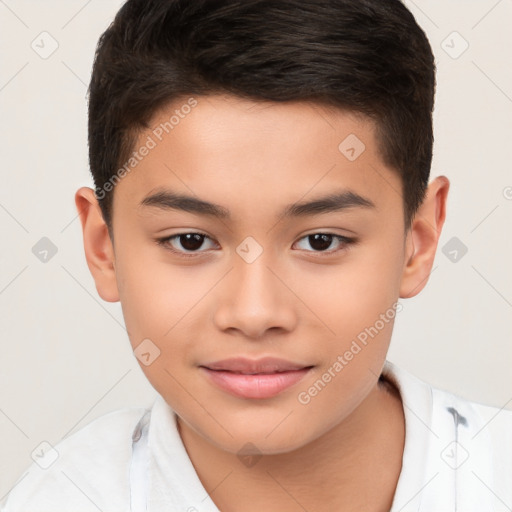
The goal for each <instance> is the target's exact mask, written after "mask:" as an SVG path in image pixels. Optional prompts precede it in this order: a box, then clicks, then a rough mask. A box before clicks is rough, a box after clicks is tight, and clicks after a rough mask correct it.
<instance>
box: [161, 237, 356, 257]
mask: <svg viewBox="0 0 512 512" xmlns="http://www.w3.org/2000/svg"><path fill="white" fill-rule="evenodd" d="M190 234H197V235H201V236H203V237H205V239H206V238H207V239H209V240H212V241H213V242H215V243H217V244H218V242H217V241H216V240H215V239H214V238H212V237H211V236H209V235H208V234H206V233H203V232H201V231H181V232H179V233H175V234H172V235H169V236H166V237H161V238H157V239H156V242H157V244H158V245H160V246H163V247H164V249H166V250H168V251H170V252H172V253H174V254H177V255H178V256H180V257H185V258H188V257H192V258H194V257H198V256H199V255H201V254H204V253H209V252H210V251H211V249H207V250H202V251H201V250H198V251H189V252H187V251H180V250H177V249H174V247H172V246H171V245H170V244H169V243H168V242H169V241H170V240H172V239H174V238H179V237H180V236H183V235H190ZM313 235H328V236H332V237H333V238H335V239H337V240H338V241H339V242H340V243H341V244H342V247H341V248H339V249H331V250H326V251H314V250H312V251H309V250H305V249H299V250H301V251H303V252H306V253H311V254H315V255H319V256H322V255H325V256H329V255H332V254H337V253H339V252H341V251H344V250H348V249H349V247H350V246H351V245H354V244H356V243H357V241H358V240H357V238H355V237H348V236H345V235H340V234H337V233H332V232H330V231H327V230H324V231H321V230H320V231H313V232H311V233H306V234H304V235H302V236H301V237H300V238H298V239H297V240H296V241H295V242H294V243H293V245H295V244H296V243H298V242H300V241H301V240H303V239H305V238H308V237H310V236H313ZM293 245H292V247H293Z"/></svg>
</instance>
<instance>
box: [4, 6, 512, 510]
mask: <svg viewBox="0 0 512 512" xmlns="http://www.w3.org/2000/svg"><path fill="white" fill-rule="evenodd" d="M121 4H122V1H121V0H89V1H85V0H61V1H58V0H46V1H44V2H40V1H37V0H31V1H29V0H0V43H1V45H0V53H1V55H0V129H1V132H0V140H1V148H2V150H1V152H0V157H1V160H0V173H1V183H2V186H1V188H0V227H1V233H2V239H1V240H2V244H1V248H2V250H1V252H0V315H1V321H0V336H1V337H0V339H1V357H0V433H1V436H0V500H1V498H2V497H3V496H5V495H6V494H7V493H8V492H9V490H10V489H11V487H12V486H13V485H15V482H16V481H17V480H18V479H19V478H22V477H23V472H24V470H25V469H26V468H27V466H28V465H29V464H30V462H31V453H32V452H33V451H34V450H35V449H36V447H38V446H39V445H40V443H41V442H43V441H47V442H49V443H51V444H52V445H55V444H57V443H58V442H59V441H60V440H61V439H62V438H64V437H66V436H67V435H69V434H70V433H73V432H75V431H76V430H77V429H78V428H80V427H82V426H84V425H85V424H87V423H89V422H90V421H92V420H93V419H94V418H96V417H98V416H100V415H102V414H105V413H106V412H109V411H111V410H114V409H117V408H120V407H124V406H129V405H150V404H151V402H152V400H153V397H154V396H155V392H154V391H153V389H152V388H151V386H150V385H149V384H148V383H147V382H146V380H145V378H144V376H143V374H142V371H141V370H140V368H139V366H138V363H137V361H136V359H135V358H134V356H133V354H132V352H131V350H130V345H129V342H128V339H127V335H126V332H125V330H124V327H123V319H122V314H121V308H120V306H119V304H109V303H105V302H103V301H102V300H101V299H100V298H99V297H98V296H97V293H96V290H95V287H94V283H93V280H92V278H91V276H90V274H89V271H88V269H87V266H86V263H85V258H84V255H83V249H82V240H81V230H80V223H79V221H78V219H77V214H76V211H75V206H74V201H73V195H74V192H75V190H76V189H77V188H78V187H80V186H82V185H89V186H92V181H91V179H90V177H89V174H88V161H87V117H86V108H87V102H86V90H87V84H88V81H89V77H90V71H91V66H92V59H93V55H94V49H95V45H96V42H97V39H98V37H99V36H100V34H101V33H102V32H103V30H104V29H105V28H106V27H107V26H108V24H109V23H110V21H111V20H112V18H113V16H114V14H115V12H116V11H117V9H118V8H119V6H120V5H121ZM406 4H407V5H408V6H409V8H410V9H411V11H412V12H413V14H414V15H415V16H416V19H417V20H418V22H419V24H420V25H421V26H422V27H423V28H424V30H425V31H426V32H427V35H428V37H429V39H430V42H431V45H432V47H433V51H434V53H435V55H436V60H437V66H438V92H437V101H436V110H435V136H436V142H435V151H434V162H433V168H432V176H437V175H439V174H444V175H446V176H448V178H449V179H450V180H451V183H452V187H451V191H450V197H449V206H448V219H447V222H446V224H445V228H444V233H443V235H442V237H441V241H440V247H439V250H438V254H437V258H436V263H435V265H434V271H433V273H432V275H431V278H430V283H429V285H428V286H427V288H426V289H425V290H424V291H423V292H422V293H421V294H420V295H419V296H418V297H416V298H413V299H408V300H403V301H402V304H403V311H402V312H401V313H399V315H398V316H397V323H396V326H395V331H394V338H393V342H392V347H391V351H390V353H389V359H390V360H391V361H393V362H395V363H397V364H398V365H400V366H402V367H403V368H405V369H407V370H409V371H410V372H411V373H413V374H415V375H417V376H418V377H419V378H421V379H423V380H426V381H428V382H430V383H432V384H433V385H435V386H437V387H441V388H444V389H447V390H450V391H452V392H454V393H457V394H459V395H461V396H463V397H465V398H467V399H470V400H473V401H478V402H482V403H487V404H489V405H494V406H496V407H499V408H508V409H512V372H511V363H512V336H511V334H512V322H511V313H512V270H511V265H510V262H511V261H512V243H511V233H512V230H511V218H512V172H511V162H512V144H511V142H510V141H511V140H512V67H511V66H510V62H511V61H512V55H511V52H512V34H511V31H510V20H511V19H512V3H511V2H510V1H509V0H500V1H496V0H480V1H478V2H468V1H467V0H448V1H447V0H436V1H426V0H421V1H420V0H416V1H415V2H412V1H410V0H409V1H407V2H406ZM43 32H46V33H47V34H41V33H43ZM41 41H43V42H41ZM52 50H54V51H53V53H51V55H49V53H50V52H51V51H52ZM43 237H46V238H48V239H49V240H50V241H51V244H53V246H54V249H53V250H54V251H55V250H56V251H57V252H56V253H55V254H54V255H52V253H51V250H50V252H49V253H48V255H47V261H46V262H42V261H40V259H38V258H37V257H36V254H37V253H38V250H37V249H40V246H38V245H36V244H38V243H40V244H41V243H42V244H45V243H46V244H48V242H47V241H46V242H40V240H41V238H43ZM34 246H36V249H35V250H34V252H36V254H34V252H33V247H34ZM45 247H47V246H45ZM464 247H465V248H466V249H467V252H466V253H465V254H463V253H464ZM454 251H455V252H454Z"/></svg>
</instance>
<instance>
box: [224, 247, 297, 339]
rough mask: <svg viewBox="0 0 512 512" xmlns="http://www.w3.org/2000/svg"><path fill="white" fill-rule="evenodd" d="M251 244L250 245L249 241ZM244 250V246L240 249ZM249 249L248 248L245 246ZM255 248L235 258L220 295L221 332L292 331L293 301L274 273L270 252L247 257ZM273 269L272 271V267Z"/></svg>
mask: <svg viewBox="0 0 512 512" xmlns="http://www.w3.org/2000/svg"><path fill="white" fill-rule="evenodd" d="M249 244H250V242H249ZM240 247H241V248H242V249H244V246H243V244H241V245H240V246H239V248H238V249H237V252H238V253H239V252H240ZM245 249H247V247H245ZM253 249H254V248H251V247H250V245H249V250H248V251H246V253H244V252H243V251H242V254H241V255H240V254H234V255H233V270H232V271H231V272H230V273H229V276H227V277H228V279H226V280H225V282H224V285H223V287H222V289H221V290H220V294H219V296H218V301H217V306H216V310H215V321H216V323H217V326H218V327H219V328H220V329H223V330H225V329H229V328H235V329H238V330H240V331H243V332H244V333H245V334H246V335H247V336H250V337H260V336H262V335H263V334H264V332H265V331H266V330H268V329H270V328H276V327H280V328H283V329H286V330H288V329H291V328H292V327H293V323H294V321H295V319H296V317H295V314H294V312H293V301H292V300H291V297H286V289H285V287H284V286H283V284H282V283H281V282H280V280H279V279H277V278H276V276H275V275H274V273H275V270H274V271H271V270H270V268H272V263H271V262H270V259H269V257H270V251H268V252H266V251H262V252H260V254H259V255H258V256H257V257H255V258H254V253H253V254H252V257H250V258H248V257H246V256H247V254H250V253H251V251H252V250H253ZM268 267H270V268H268Z"/></svg>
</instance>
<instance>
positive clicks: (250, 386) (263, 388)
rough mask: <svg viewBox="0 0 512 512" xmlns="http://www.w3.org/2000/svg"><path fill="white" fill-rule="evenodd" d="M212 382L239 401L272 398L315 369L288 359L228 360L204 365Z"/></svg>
mask: <svg viewBox="0 0 512 512" xmlns="http://www.w3.org/2000/svg"><path fill="white" fill-rule="evenodd" d="M199 368H200V370H201V371H202V372H203V373H204V374H205V375H206V377H207V378H208V380H209V381H210V382H211V383H213V384H214V385H216V386H217V387H218V388H220V389H222V390H223V391H226V392H228V393H229V394H231V395H234V396H237V397H239V398H246V399H264V398H272V397H274V396H276V395H278V394H279V393H281V392H283V391H284V390H286V389H288V388H290V387H291V386H293V385H295V384H297V383H298V382H299V381H300V380H302V379H303V378H304V377H305V376H306V375H307V374H308V373H309V371H310V370H311V369H312V368H313V366H312V365H309V366H306V365H303V364H298V363H293V362H291V361H286V360H284V359H277V358H263V359H259V360H250V359H246V358H233V359H225V360H222V361H216V362H213V363H208V364H205V365H201V366H200V367H199Z"/></svg>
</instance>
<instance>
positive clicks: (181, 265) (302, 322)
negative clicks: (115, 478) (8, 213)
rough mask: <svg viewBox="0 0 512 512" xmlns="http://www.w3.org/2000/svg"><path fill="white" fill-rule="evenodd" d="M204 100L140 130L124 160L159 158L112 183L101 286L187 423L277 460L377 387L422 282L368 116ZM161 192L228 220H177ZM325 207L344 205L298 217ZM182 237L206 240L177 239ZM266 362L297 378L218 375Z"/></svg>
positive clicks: (184, 214) (179, 214) (394, 182)
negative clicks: (207, 206) (402, 314)
mask: <svg viewBox="0 0 512 512" xmlns="http://www.w3.org/2000/svg"><path fill="white" fill-rule="evenodd" d="M196 99H197V105H196V106H195V107H193V108H191V109H190V113H188V114H187V115H184V114H182V115H183V117H181V116H180V119H179V123H177V124H176V125H175V126H174V127H173V129H172V131H169V133H166V132H165V131H163V130H162V128H161V127H160V129H158V127H159V126H161V123H165V122H166V121H169V118H170V117H171V116H172V115H173V114H174V111H175V110H176V109H178V110H180V106H181V105H184V104H186V100H185V101H183V102H182V103H180V104H177V103H175V104H173V106H172V108H171V107H169V108H166V109H165V110H163V111H161V112H160V113H159V114H158V115H157V116H156V117H155V118H154V119H153V120H152V122H151V129H148V130H147V131H145V132H142V133H141V134H140V136H139V139H138V141H137V143H136V147H135V148H134V149H135V150H137V149H138V148H140V147H142V146H144V145H146V146H148V147H150V148H151V149H150V150H149V151H148V154H147V155H146V156H144V157H143V158H141V161H140V162H138V163H137V165H136V167H135V168H133V169H132V170H131V171H130V172H129V173H128V174H126V176H125V177H124V178H122V180H121V181H120V182H119V184H117V185H116V188H115V193H114V203H113V233H114V251H115V258H114V261H113V267H114V269H115V272H114V270H113V271H112V275H113V276H114V277H113V278H112V281H111V282H110V283H109V284H105V283H106V282H108V279H107V281H105V276H103V277H102V279H103V281H102V283H103V284H99V285H98V290H99V292H100V294H102V296H103V297H104V298H107V300H116V299H117V298H118V297H119V299H120V300H121V304H122V308H123V314H124V318H125V322H126V327H127V330H128V333H129V336H130V340H131V344H132V346H133V348H134V349H136V348H137V347H138V346H139V345H140V344H141V343H143V345H141V348H139V349H137V350H138V353H140V352H141V351H143V352H145V353H147V354H146V355H145V356H144V357H143V358H142V359H143V361H145V362H146V363H150V364H148V365H147V366H145V365H142V369H143V370H144V372H145V374H146V376H147V378H148V379H149V380H150V382H151V383H152V385H153V386H154V387H155V388H156V390H157V391H158V392H159V393H160V394H161V395H162V396H163V397H164V398H165V399H166V401H167V402H168V403H169V405H170V406H171V407H172V408H173V409H174V410H175V411H176V412H177V414H178V415H179V417H180V418H181V420H182V421H183V422H184V423H185V424H186V425H187V426H188V427H189V428H191V429H192V430H193V431H195V432H196V433H198V434H200V435H201V436H202V437H204V438H205V439H207V440H209V441H210V442H212V443H213V444H215V445H217V446H218V447H221V448H223V449H225V450H227V451H231V452H233V453H235V452H237V451H238V450H239V449H240V448H241V447H242V446H243V445H245V444H246V443H247V442H252V443H253V444H254V445H256V446H257V447H258V449H259V450H260V451H261V452H263V453H278V452H286V451H289V450H292V449H296V448H299V447H301V446H303V445H305V444H306V443H308V442H311V441H313V440H315V439H317V438H318V437H319V436H321V435H322V434H324V433H326V432H327V431H328V430H329V429H331V428H333V427H334V426H336V425H338V424H340V422H342V421H343V420H344V419H345V418H347V417H348V416H349V415H350V413H351V412H352V411H354V409H355V408H357V407H358V406H359V405H361V404H362V403H363V402H364V400H365V398H366V397H367V396H369V393H370V392H371V391H372V390H373V391H374V390H375V389H376V386H377V380H378V376H379V374H380V372H381V369H382V366H383V364H384V361H385V357H386V352H387V350H388V345H389V342H390V338H391V332H392V327H393V319H394V316H395V313H396V301H397V299H398V297H399V296H400V295H402V296H407V295H408V293H409V292H410V293H409V295H411V294H414V293H415V292H414V293H413V291H412V288H414V286H412V284H411V283H414V284H419V283H417V282H416V281H414V279H413V277H411V276H410V275H409V274H407V270H406V269H407V267H408V260H409V259H410V258H411V256H412V253H413V243H412V241H411V236H410V233H407V234H406V233H405V232H404V217H403V202H402V196H401V192H400V191H401V181H400V177H399V176H398V174H397V173H396V172H395V171H394V170H392V169H390V168H388V167H386V166H385V165H384V164H383V162H382V159H381V156H380V155H379V153H378V150H377V147H376V140H375V138H374V133H373V125H372V124H371V123H370V122H369V121H367V120H364V119H361V118H357V117H355V116H353V115H349V114H344V113H341V112H337V113H333V112H331V113H328V112H327V111H326V110H325V109H322V108H320V107H318V106H313V105H309V104H306V103H288V104H274V103H256V102H251V101H246V100H241V99H239V98H233V97H224V96H209V97H198V98H196ZM188 110H189V109H181V110H180V112H182V113H183V112H185V111H188ZM174 121H175V120H174ZM156 134H158V136H157V135H156ZM148 136H149V137H150V138H151V140H152V141H153V142H154V143H155V144H153V142H150V139H148ZM354 136H355V137H357V139H356V138H355V137H354ZM347 137H349V138H348V139H347ZM159 138H161V140H159ZM345 139H347V140H346V142H344V143H342V142H343V141H345ZM340 143H342V144H341V149H340V147H339V146H340ZM362 144H364V146H363V145H362ZM152 146H154V147H152ZM363 147H364V151H362V152H361V150H362V149H363ZM143 152H144V153H145V151H143ZM158 193H162V194H171V193H173V194H179V195H186V196H190V197H192V198H194V199H196V200H201V201H205V202H208V203H214V204H215V205H218V206H219V207H221V208H222V210H223V211H224V212H225V213H227V215H226V216H224V217H216V216H215V215H212V214H204V213H198V212H192V211H185V210H184V209H179V208H177V207H176V208H171V207H169V204H170V199H169V198H166V199H165V198H164V196H163V195H162V194H161V195H160V196H158V195H156V194H158ZM349 194H352V196H350V195H349ZM335 195H339V196H340V197H339V201H340V207H339V208H338V209H333V208H327V207H326V208H323V207H322V205H323V203H320V204H318V205H317V206H318V207H317V208H316V209H315V208H302V209H300V208H298V207H299V205H302V204H305V203H310V202H313V201H319V200H321V199H322V198H326V197H328V196H330V197H331V198H332V197H333V196H335ZM152 196H153V199H151V200H149V199H148V198H151V197H152ZM356 196H357V197H358V198H359V200H358V201H354V200H353V199H354V198H356ZM351 198H352V201H350V199H351ZM145 200H146V203H147V204H144V201H145ZM344 203H345V207H343V204H344ZM166 204H167V206H166ZM181 204H182V206H184V207H186V208H188V207H190V206H191V205H192V202H190V201H182V203H181ZM290 206H293V207H294V208H295V211H294V212H293V211H292V213H291V214H289V215H285V216H281V214H282V213H283V212H284V211H285V210H286V209H287V208H289V207H290ZM324 206H325V205H324ZM331 206H332V205H331ZM187 233H200V234H204V235H207V236H206V237H203V238H201V237H199V238H197V237H196V238H194V237H193V236H189V237H186V236H182V237H181V238H180V237H175V238H173V239H170V237H172V236H173V235H178V234H187ZM314 234H325V235H331V236H324V237H323V238H322V237H317V238H316V239H315V238H314V237H313V236H311V235H314ZM308 235H309V236H308ZM337 236H339V237H341V238H337ZM165 238H169V240H168V241H167V242H165V243H161V244H159V243H158V240H161V239H165ZM171 249H174V251H175V252H173V251H172V250H171ZM434 250H435V248H434ZM416 277H417V276H416ZM418 281H419V279H418ZM97 284H98V280H97ZM422 286H423V285H420V286H419V287H418V290H416V291H419V289H421V287H422ZM407 287H409V291H407V290H405V288H407ZM107 288H108V289H109V290H110V291H107ZM114 288H115V291H112V290H113V289H114ZM117 293H118V297H117V295H116V294H117ZM399 309H400V306H399V307H398V310H399ZM365 333H366V336H365ZM370 333H371V334H370ZM143 340H146V341H143ZM147 340H151V341H150V342H149V341H147ZM357 347H359V348H357ZM142 349H143V350H142ZM158 350H159V351H160V354H159V356H158V357H156V359H154V360H153V358H154V357H155V355H156V354H158ZM350 354H351V355H350ZM264 357H273V358H279V359H282V360H285V361H287V362H290V363H293V364H294V365H296V367H297V368H304V370H302V371H300V370H299V371H289V372H287V373H286V375H285V376H281V378H278V377H275V375H270V376H269V375H267V376H261V375H260V376H254V375H253V376H245V377H244V376H241V375H240V373H239V372H236V371H235V372H231V373H229V372H221V371H216V370H214V369H213V366H214V365H213V363H214V362H218V361H222V360H226V359H230V358H246V359H249V360H252V361H254V360H260V359H261V358H264ZM337 362H338V364H336V363H337ZM221 366H222V365H221ZM208 367H209V368H210V369H207V368H208ZM231 369H232V370H233V368H231ZM235 369H236V368H235ZM281 369H284V368H281ZM246 371H249V372H250V369H249V370H246ZM267 371H272V368H267ZM234 373H238V375H234ZM326 375H329V376H330V378H329V376H327V377H326ZM319 380H320V381H321V382H320V383H318V381H319ZM220 381H222V382H227V384H226V386H227V387H228V388H229V389H226V388H223V387H222V385H219V384H218V383H219V382H220ZM282 382H286V383H287V384H288V387H286V386H284V387H283V386H282ZM280 383H281V384H280ZM315 383H317V384H316V387H315ZM280 385H281V387H280ZM312 388H313V389H312ZM315 390H316V391H315Z"/></svg>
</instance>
